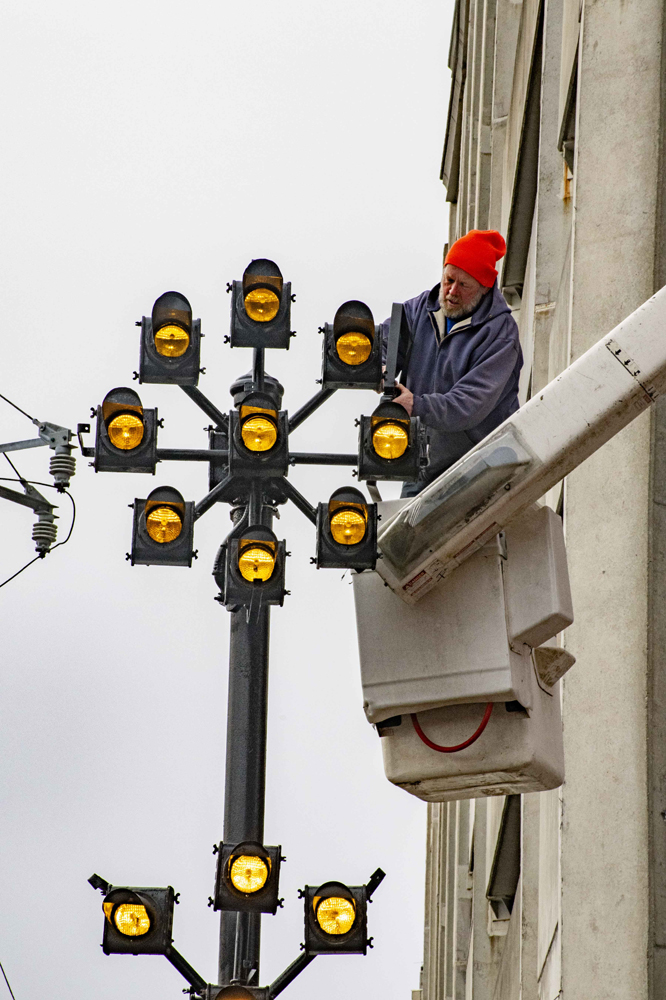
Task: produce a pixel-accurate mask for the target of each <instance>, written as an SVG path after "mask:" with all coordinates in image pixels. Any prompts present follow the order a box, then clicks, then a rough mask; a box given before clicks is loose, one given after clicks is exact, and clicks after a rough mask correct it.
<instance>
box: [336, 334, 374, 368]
mask: <svg viewBox="0 0 666 1000" xmlns="http://www.w3.org/2000/svg"><path fill="white" fill-rule="evenodd" d="M335 349H336V351H337V352H338V357H339V358H340V361H344V363H345V364H346V365H362V364H363V362H364V361H367V360H368V358H369V357H370V351H371V350H372V343H371V341H370V338H369V337H366V335H365V334H364V333H343V334H342V336H341V337H338V339H337V341H336V344H335Z"/></svg>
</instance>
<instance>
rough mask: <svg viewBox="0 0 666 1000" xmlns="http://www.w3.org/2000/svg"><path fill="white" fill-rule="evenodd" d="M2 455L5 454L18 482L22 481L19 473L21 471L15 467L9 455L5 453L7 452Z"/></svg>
mask: <svg viewBox="0 0 666 1000" xmlns="http://www.w3.org/2000/svg"><path fill="white" fill-rule="evenodd" d="M4 455H5V458H6V459H7V461H8V462H9V464H10V465H11V467H12V469H13V470H14V472H15V473H16V475H17V476H18V478H19V482H20V483H22V482H24V479H23V476H22V475H21V473H20V472H19V470H18V469H17V468H16V466H15V465H14V463H13V462H12V460H11V458H10V457H9V455H8V454H7V452H5V453H4Z"/></svg>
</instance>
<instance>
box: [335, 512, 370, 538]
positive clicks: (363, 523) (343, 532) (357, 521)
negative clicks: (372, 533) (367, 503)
mask: <svg viewBox="0 0 666 1000" xmlns="http://www.w3.org/2000/svg"><path fill="white" fill-rule="evenodd" d="M330 506H331V505H330V504H329V510H330ZM329 523H330V527H331V535H332V536H333V539H334V541H336V542H337V543H338V544H339V545H358V544H359V542H362V541H363V539H364V538H365V532H366V529H367V515H366V514H365V512H364V511H362V510H360V509H358V508H356V509H355V508H352V507H342V508H340V509H339V510H337V511H335V513H333V514H331V515H330V522H329Z"/></svg>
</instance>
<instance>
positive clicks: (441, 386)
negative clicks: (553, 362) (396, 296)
mask: <svg viewBox="0 0 666 1000" xmlns="http://www.w3.org/2000/svg"><path fill="white" fill-rule="evenodd" d="M505 253H506V243H505V242H504V239H503V238H502V236H501V235H500V234H499V233H498V232H496V231H495V230H489V231H480V230H477V229H472V230H471V231H470V232H469V233H467V235H466V236H463V237H462V238H461V239H459V240H457V241H456V242H455V243H454V244H453V246H452V247H451V249H450V250H449V252H448V253H447V255H446V259H445V261H444V270H443V273H442V280H441V283H440V284H439V285H435V287H434V288H432V289H431V290H430V291H426V292H422V293H421V295H417V297H416V298H414V299H409V301H408V302H405V304H404V305H405V316H406V318H407V325H408V327H409V337H403V340H402V341H401V343H400V347H399V350H398V371H399V372H401V378H402V381H401V382H400V383H398V384H399V386H400V390H401V391H400V395H399V396H397V397H396V400H395V402H396V403H400V404H401V405H402V406H404V408H405V410H406V411H407V413H409V414H410V415H411V414H414V416H417V417H421V419H422V420H423V422H424V423H425V424H426V425H427V427H428V436H429V440H430V463H429V465H428V467H427V469H425V470H424V478H423V479H422V480H419V482H417V483H405V485H404V486H403V490H402V496H408V497H411V496H416V494H417V493H419V492H420V491H421V490H422V489H423V488H424V486H426V485H427V484H428V483H429V482H432V480H433V479H436V478H437V476H439V475H440V473H442V472H443V471H444V470H445V469H448V468H449V466H451V465H453V464H454V463H455V462H457V461H458V459H459V458H461V457H462V456H463V455H464V454H465V452H467V451H469V450H470V448H473V447H474V445H475V444H477V443H478V442H479V441H481V440H482V438H484V437H485V436H486V435H487V434H489V433H490V431H492V430H494V429H495V427H498V426H499V424H501V423H502V422H503V421H504V420H506V418H507V417H508V416H510V415H511V414H512V413H514V412H515V411H516V410H517V409H518V378H519V375H520V369H521V368H522V366H523V355H522V351H521V349H520V341H519V337H518V327H517V326H516V322H515V320H514V319H513V316H512V315H511V311H510V309H509V306H508V305H507V303H506V300H505V299H504V296H503V295H502V293H501V292H500V290H499V288H498V287H497V270H496V268H495V264H496V263H497V261H498V260H500V258H502V257H503V256H504V254H505ZM388 328H389V322H388V320H387V321H386V322H385V323H384V324H383V328H382V332H383V337H384V351H386V341H387V337H388Z"/></svg>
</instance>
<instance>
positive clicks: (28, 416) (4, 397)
mask: <svg viewBox="0 0 666 1000" xmlns="http://www.w3.org/2000/svg"><path fill="white" fill-rule="evenodd" d="M0 399H4V401H5V403H9V405H10V406H13V407H14V409H15V410H18V411H19V413H22V414H23V416H24V417H27V418H28V420H32V422H33V424H37V423H39V421H38V420H35V418H34V417H31V416H30V414H29V413H26V412H25V410H22V409H21V407H20V406H17V405H16V403H12V401H11V399H7V397H6V396H3V395H2V393H1V392H0Z"/></svg>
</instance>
